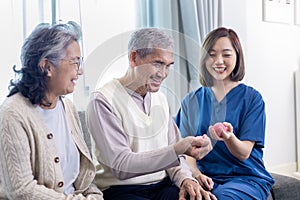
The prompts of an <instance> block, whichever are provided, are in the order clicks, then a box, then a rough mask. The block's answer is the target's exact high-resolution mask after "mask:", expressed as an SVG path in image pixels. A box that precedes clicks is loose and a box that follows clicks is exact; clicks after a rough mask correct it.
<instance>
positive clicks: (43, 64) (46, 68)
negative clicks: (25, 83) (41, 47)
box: [39, 58, 52, 76]
mask: <svg viewBox="0 0 300 200" xmlns="http://www.w3.org/2000/svg"><path fill="white" fill-rule="evenodd" d="M39 68H40V70H41V71H43V72H45V73H46V74H47V76H51V71H52V69H51V63H50V62H49V61H48V60H47V58H43V59H42V60H41V61H40V63H39Z"/></svg>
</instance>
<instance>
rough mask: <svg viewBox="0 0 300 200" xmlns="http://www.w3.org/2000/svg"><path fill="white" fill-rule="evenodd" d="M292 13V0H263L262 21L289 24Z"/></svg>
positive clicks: (291, 19)
mask: <svg viewBox="0 0 300 200" xmlns="http://www.w3.org/2000/svg"><path fill="white" fill-rule="evenodd" d="M298 1H299V0H298ZM293 13H294V0H263V21H265V22H274V23H283V24H289V23H292V22H293V18H294V17H293V16H294V14H293ZM299 23H300V21H299Z"/></svg>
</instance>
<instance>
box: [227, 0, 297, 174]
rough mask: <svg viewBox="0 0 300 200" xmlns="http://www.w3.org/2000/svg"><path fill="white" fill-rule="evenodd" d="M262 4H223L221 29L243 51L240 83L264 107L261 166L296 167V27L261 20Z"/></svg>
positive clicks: (244, 0) (242, 0) (230, 0)
mask: <svg viewBox="0 0 300 200" xmlns="http://www.w3.org/2000/svg"><path fill="white" fill-rule="evenodd" d="M262 9H263V0H251V1H250V0H226V1H224V2H223V19H224V20H223V25H224V26H227V27H232V28H234V29H235V30H236V31H237V33H238V34H239V36H240V39H241V41H242V44H243V46H244V48H245V57H246V77H245V80H244V82H245V83H246V84H248V85H251V86H253V87H254V88H256V89H257V90H259V91H260V92H261V93H262V95H263V97H264V100H265V103H266V114H267V127H266V142H265V146H266V147H265V154H264V155H265V156H264V160H265V164H266V166H267V167H268V168H274V169H275V168H276V167H278V166H289V167H290V166H294V168H295V166H296V134H295V106H294V77H293V76H294V75H293V73H294V71H296V70H297V69H298V67H299V60H300V51H299V50H298V49H299V45H300V37H299V36H300V26H297V25H294V24H293V21H291V23H289V24H279V23H270V22H265V21H263V18H262Z"/></svg>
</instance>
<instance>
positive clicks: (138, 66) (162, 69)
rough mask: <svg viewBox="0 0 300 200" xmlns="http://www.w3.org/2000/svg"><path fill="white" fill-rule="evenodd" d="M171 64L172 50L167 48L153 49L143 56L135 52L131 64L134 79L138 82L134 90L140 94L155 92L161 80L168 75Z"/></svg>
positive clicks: (172, 58)
mask: <svg viewBox="0 0 300 200" xmlns="http://www.w3.org/2000/svg"><path fill="white" fill-rule="evenodd" d="M173 64H174V56H173V52H171V51H169V50H164V49H154V52H153V53H152V54H149V55H147V56H146V57H145V58H141V57H140V56H139V55H138V54H136V56H135V61H134V62H133V65H132V68H133V70H134V74H135V80H134V81H135V82H136V83H137V84H138V87H137V90H136V92H137V93H140V94H141V95H142V96H143V95H145V94H146V92H157V91H158V90H159V87H160V85H161V83H162V81H163V80H164V79H165V78H166V77H167V76H168V75H169V70H170V67H171V66H172V65H173Z"/></svg>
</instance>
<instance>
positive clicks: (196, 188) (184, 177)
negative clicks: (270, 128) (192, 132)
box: [167, 119, 216, 200]
mask: <svg viewBox="0 0 300 200" xmlns="http://www.w3.org/2000/svg"><path fill="white" fill-rule="evenodd" d="M168 134H169V135H168V138H169V144H173V143H174V142H177V141H179V140H182V139H181V136H180V133H179V130H178V128H177V126H176V124H175V122H174V121H173V120H172V119H170V122H169V132H168ZM210 150H211V146H209V148H204V151H203V150H201V152H202V154H203V155H206V154H207V153H208V152H209V151H210ZM193 161H194V165H193V164H192V166H191V165H190V163H193ZM193 166H194V167H195V168H193ZM194 172H195V173H194ZM197 172H199V173H200V174H201V172H200V171H199V170H198V168H197V166H196V160H195V159H194V158H193V157H189V156H180V166H178V167H173V168H170V169H167V173H168V175H169V176H170V179H171V180H172V181H173V182H174V183H175V184H176V185H177V187H179V188H180V192H179V200H184V199H186V198H185V197H186V195H187V194H189V196H190V198H197V199H198V198H199V199H213V200H215V199H216V197H215V196H214V195H213V194H212V193H210V192H208V191H205V190H204V189H203V188H202V187H203V184H202V182H199V183H200V185H199V183H198V181H199V180H198V179H197V178H198V177H196V179H195V178H193V174H196V173H197ZM203 176H204V175H203ZM205 177H206V176H205ZM206 178H207V181H206V182H205V183H206V184H209V183H208V182H209V180H208V179H210V178H208V177H206ZM197 180H198V181H197ZM201 181H203V182H204V180H203V179H202V180H201ZM210 181H211V182H210V183H211V188H212V186H213V183H212V180H211V179H210ZM207 188H209V187H207Z"/></svg>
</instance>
